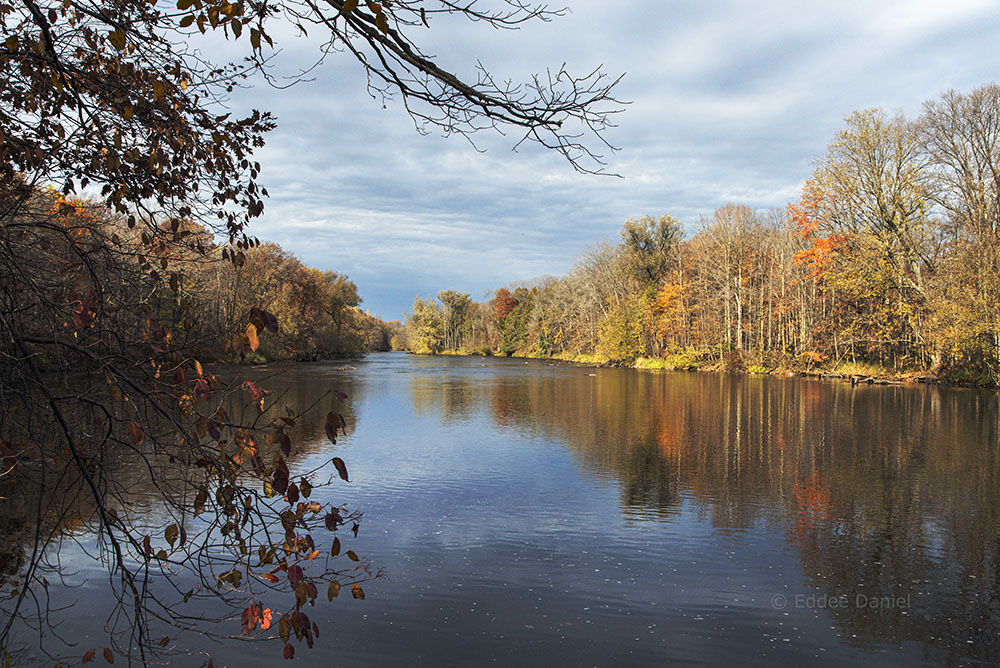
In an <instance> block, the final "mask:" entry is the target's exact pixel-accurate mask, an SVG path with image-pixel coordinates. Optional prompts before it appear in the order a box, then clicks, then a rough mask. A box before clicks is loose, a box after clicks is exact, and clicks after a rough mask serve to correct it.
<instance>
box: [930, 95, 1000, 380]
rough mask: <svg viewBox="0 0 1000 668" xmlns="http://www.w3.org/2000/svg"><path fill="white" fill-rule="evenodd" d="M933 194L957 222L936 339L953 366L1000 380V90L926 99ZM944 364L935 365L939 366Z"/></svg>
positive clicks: (950, 236) (938, 290)
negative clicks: (976, 368) (977, 368)
mask: <svg viewBox="0 0 1000 668" xmlns="http://www.w3.org/2000/svg"><path fill="white" fill-rule="evenodd" d="M918 124H919V130H920V137H921V142H922V145H923V146H924V148H925V150H926V152H927V154H928V156H929V159H930V162H931V165H932V167H933V172H932V174H933V186H932V187H931V189H930V192H931V197H932V198H933V199H934V201H935V202H936V203H937V204H938V205H939V206H941V207H942V208H943V209H944V211H946V212H947V214H948V217H949V218H950V220H949V224H948V226H947V229H946V230H945V234H944V239H945V242H946V243H947V245H948V246H949V250H950V251H951V252H950V253H949V256H948V257H947V259H946V260H945V263H946V269H947V271H945V272H943V273H944V274H946V275H947V277H948V279H947V280H942V281H939V282H938V284H937V285H936V286H935V295H934V302H935V320H936V322H935V336H936V338H937V343H938V346H939V347H940V349H941V350H942V351H946V352H947V353H948V354H949V356H950V357H951V360H952V361H953V362H958V363H960V364H961V363H966V364H968V363H972V364H976V365H985V366H986V367H987V368H988V373H989V375H990V376H991V377H992V379H993V381H994V382H996V381H997V379H1000V318H998V316H997V314H998V313H1000V289H998V285H1000V86H997V85H996V84H990V85H988V86H983V87H981V88H977V89H976V90H973V91H972V92H971V93H968V94H962V93H957V92H955V91H948V92H946V93H944V94H943V95H942V96H941V97H940V98H939V99H937V100H932V101H929V102H926V103H925V104H924V113H923V115H922V116H921V118H920V119H919V121H918ZM944 363H945V360H944V359H938V360H936V364H935V367H936V368H940V367H941V366H943V365H944Z"/></svg>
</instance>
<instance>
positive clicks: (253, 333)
mask: <svg viewBox="0 0 1000 668" xmlns="http://www.w3.org/2000/svg"><path fill="white" fill-rule="evenodd" d="M247 340H248V341H249V342H250V350H257V348H259V347H260V339H259V338H257V327H256V326H255V325H254V324H253V323H250V324H249V325H247Z"/></svg>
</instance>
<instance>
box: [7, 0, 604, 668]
mask: <svg viewBox="0 0 1000 668" xmlns="http://www.w3.org/2000/svg"><path fill="white" fill-rule="evenodd" d="M559 14H561V12H560V11H551V10H548V9H546V8H544V7H537V8H536V7H532V6H528V5H523V4H521V3H514V2H511V3H508V4H507V6H506V7H505V8H502V9H501V10H499V11H490V10H485V9H481V8H480V7H479V6H478V5H476V4H475V3H472V4H467V5H455V4H453V3H450V2H436V1H431V0H429V1H427V2H423V1H417V0H397V1H395V2H392V3H389V2H369V3H357V2H352V1H346V2H342V1H340V0H334V1H332V2H329V3H324V4H320V5H317V4H314V3H311V2H299V1H297V0H281V1H279V2H276V3H262V2H257V1H256V0H236V1H235V2H228V1H227V2H217V1H215V0H206V1H202V0H197V1H194V2H192V1H190V0H180V1H179V2H177V3H176V4H175V3H172V2H171V3H164V2H152V3H148V2H136V1H134V0H124V1H123V2H119V3H114V4H113V5H108V4H100V3H93V2H88V1H87V0H67V1H66V2H48V3H46V2H39V0H26V1H25V2H22V3H15V4H0V33H2V34H0V82H2V83H0V279H2V280H0V355H2V356H3V358H4V364H3V365H0V379H2V383H0V403H2V408H0V444H2V453H3V457H4V461H5V462H6V463H7V464H9V465H8V466H5V468H4V469H3V474H2V476H0V485H2V486H3V490H2V494H0V497H2V503H4V504H5V508H4V511H5V512H4V513H0V516H2V517H4V521H5V522H9V523H11V524H12V525H13V524H19V526H21V528H20V529H17V535H18V536H19V537H20V538H22V539H23V541H22V542H18V543H17V544H16V545H15V546H13V547H12V548H10V552H9V554H10V555H11V558H10V560H9V561H8V562H7V565H9V566H10V569H9V570H8V572H6V573H5V574H4V577H5V579H4V581H3V582H2V583H0V591H2V593H3V594H4V597H3V600H2V605H3V607H4V612H5V615H6V619H7V621H6V622H5V623H4V624H3V627H2V629H0V650H2V652H3V653H4V654H5V658H6V659H7V662H8V663H9V662H10V660H11V653H14V652H16V651H17V647H15V646H14V645H13V644H12V642H13V640H12V639H13V637H14V636H13V635H12V629H13V628H14V627H15V626H18V627H19V628H20V627H24V626H25V625H27V626H33V627H34V628H36V629H37V631H38V633H39V642H38V645H39V646H40V647H41V649H42V651H43V652H49V653H53V654H54V653H56V652H57V651H58V649H59V648H58V647H56V646H55V645H53V644H50V643H51V642H52V638H53V636H52V635H51V634H49V631H50V630H51V629H49V628H48V627H47V626H46V625H47V624H48V623H49V622H50V621H52V620H51V619H50V617H49V612H50V611H49V610H48V609H47V608H46V604H45V603H44V601H45V599H46V593H47V591H48V586H49V579H48V578H46V573H48V575H49V576H50V577H53V578H56V579H58V578H59V577H61V576H63V575H65V574H66V573H65V571H64V570H62V569H61V568H60V565H59V561H58V545H59V543H60V541H62V540H65V539H71V538H72V537H73V534H68V533H67V532H66V527H67V525H68V524H72V523H76V524H78V525H83V526H87V527H89V528H90V529H92V530H93V531H94V532H96V533H97V534H99V535H100V536H101V540H100V542H99V544H98V545H97V547H96V549H97V556H98V557H99V558H100V559H101V560H102V563H104V564H106V565H107V567H108V572H109V574H110V575H111V576H112V578H113V580H112V582H113V583H114V588H113V592H114V595H115V596H116V597H117V601H118V605H119V613H120V614H118V615H116V616H114V617H113V618H112V619H111V622H110V623H109V626H108V629H107V631H108V633H107V636H106V639H104V638H103V637H102V638H101V639H100V640H96V638H98V637H99V635H100V634H95V635H93V636H91V637H93V638H95V641H94V642H96V643H98V646H97V647H91V648H82V649H80V652H81V653H82V656H81V655H76V656H74V655H73V654H72V653H71V654H70V655H69V656H68V657H63V658H69V659H83V660H84V661H89V660H91V659H92V658H93V657H94V656H95V654H96V653H97V652H98V651H100V652H101V653H103V654H105V657H106V659H107V660H108V661H112V660H114V658H115V657H123V658H127V659H128V660H129V661H133V660H135V661H138V662H140V663H142V664H145V665H148V664H149V663H152V662H154V661H159V660H160V659H159V658H158V657H157V655H158V654H160V653H169V652H170V651H172V648H174V647H175V644H174V643H175V640H177V638H178V636H179V635H181V634H182V633H183V632H184V631H190V632H193V633H202V634H205V635H208V636H214V637H229V636H235V637H244V638H251V637H263V636H272V637H277V638H280V639H281V641H282V644H283V649H282V655H283V656H284V657H285V658H291V657H292V656H294V652H295V649H294V645H293V644H292V643H293V642H295V641H297V642H299V643H303V644H305V645H309V646H311V645H312V644H313V642H314V640H315V637H316V636H317V634H318V629H317V628H316V626H315V625H314V624H312V623H311V621H310V620H309V618H308V616H307V615H306V613H305V606H306V605H309V604H311V603H312V602H313V601H314V600H315V599H316V598H317V596H318V590H319V588H320V587H321V586H329V590H328V591H329V592H330V594H329V595H330V596H333V595H335V594H336V592H337V587H339V586H340V584H341V583H343V584H345V585H346V584H352V594H353V596H354V597H355V598H358V599H363V598H364V593H363V591H362V590H361V588H360V584H358V582H359V581H360V580H362V579H365V578H367V577H370V576H371V575H372V574H373V573H372V572H371V571H370V570H367V563H366V562H365V561H364V560H360V561H359V560H358V557H357V555H355V554H354V552H353V551H342V550H341V547H340V542H339V539H337V540H334V541H333V549H332V550H331V549H328V548H326V547H325V545H328V544H329V543H328V542H325V541H324V547H323V548H320V547H319V545H320V534H319V533H318V532H319V531H323V530H327V531H335V530H336V529H338V528H340V527H342V526H344V524H345V523H347V524H348V525H349V526H351V528H352V529H354V530H355V533H356V526H355V525H354V522H353V519H354V517H355V516H354V515H352V514H350V513H349V512H348V511H347V510H345V509H343V508H340V507H336V506H334V507H324V506H321V505H320V504H318V503H317V502H315V501H312V500H310V499H309V496H310V490H311V489H312V487H313V486H315V484H319V483H320V482H322V481H324V480H326V479H333V480H335V479H338V478H340V479H344V480H346V479H347V470H346V466H345V464H344V462H343V461H342V460H340V459H339V458H334V459H333V460H332V461H329V462H327V466H326V467H325V468H324V469H323V470H318V471H307V472H302V474H301V477H300V475H299V473H298V472H295V473H293V470H294V466H293V465H292V459H291V458H292V457H293V456H294V453H295V451H296V448H297V445H296V443H295V442H294V441H295V439H296V437H297V430H298V429H300V428H301V427H302V426H303V425H304V423H305V420H307V418H306V417H304V416H300V415H290V414H287V413H284V414H282V413H281V412H280V411H278V410H276V409H275V407H273V406H272V404H273V403H274V397H271V398H269V394H268V391H267V389H266V388H264V387H260V386H257V385H255V384H253V383H248V384H245V385H237V386H233V387H228V386H226V385H225V383H224V382H223V381H222V380H221V379H220V378H219V377H217V376H216V375H214V374H213V373H211V372H210V371H208V370H206V367H205V365H204V362H207V361H208V360H209V359H212V358H215V357H218V356H220V355H222V354H225V355H229V356H231V357H232V358H238V359H247V358H251V357H252V358H257V359H261V358H273V357H280V356H285V355H288V356H292V357H297V358H301V357H306V358H309V357H313V356H316V355H322V354H326V353H328V352H331V351H334V350H346V349H350V350H357V349H360V348H362V347H363V346H366V345H372V342H373V341H376V340H379V339H381V340H382V342H383V343H384V341H385V339H387V338H388V337H387V332H386V330H384V329H382V328H381V327H380V326H379V325H378V323H377V322H376V321H375V319H373V318H371V316H369V315H367V314H362V313H360V311H357V306H358V304H359V299H358V297H357V293H356V289H355V288H354V286H353V284H351V283H350V281H348V280H347V279H346V278H345V277H343V276H339V275H333V274H322V273H321V272H317V271H316V270H313V269H310V268H308V267H304V266H303V265H302V264H301V263H299V262H298V260H296V259H295V258H293V257H292V256H290V255H289V254H287V253H285V252H284V251H282V250H281V249H280V248H278V247H276V246H270V245H262V244H260V242H259V240H257V239H256V238H254V237H252V236H250V234H249V232H248V229H247V226H248V225H249V223H250V222H251V221H252V220H253V219H254V218H257V217H259V216H260V215H261V213H262V211H263V206H264V204H263V202H264V200H265V198H266V197H267V194H268V193H267V190H266V189H265V188H264V187H262V185H261V184H259V183H258V177H259V175H260V172H261V165H260V164H259V163H258V162H257V161H255V160H254V155H253V154H254V151H255V150H256V149H259V148H260V147H261V146H262V145H263V141H264V136H265V135H266V133H267V132H268V131H269V130H271V129H272V128H273V127H274V119H273V118H272V117H271V116H270V115H269V114H268V113H267V112H261V111H252V112H251V113H249V114H248V115H247V116H246V117H244V118H235V117H233V116H232V114H231V113H229V112H228V110H227V109H226V107H225V102H226V98H227V96H228V95H229V94H230V93H231V92H232V91H233V90H234V89H235V88H236V87H237V86H242V85H246V84H247V83H250V82H251V81H252V80H251V77H252V76H255V75H262V76H264V77H267V76H268V72H267V69H266V65H267V64H268V63H269V61H271V59H272V58H273V57H274V56H275V54H276V53H277V49H278V48H279V47H280V46H282V45H281V44H277V43H276V39H275V38H276V36H278V35H285V36H288V35H291V34H293V31H294V33H297V34H302V35H305V34H306V33H307V31H309V32H311V33H312V35H313V36H316V34H317V33H318V34H319V35H320V36H321V40H320V41H321V43H322V44H323V46H322V47H321V49H320V52H319V53H318V54H317V61H322V60H324V59H325V58H326V57H327V56H329V55H330V54H331V53H333V52H343V53H347V54H350V55H352V56H353V57H354V61H355V62H356V63H357V64H358V65H359V66H360V67H361V68H363V69H364V70H365V72H366V73H367V75H368V82H369V89H370V92H372V93H374V94H375V96H376V97H381V99H382V101H383V102H388V101H389V100H391V99H392V98H393V97H394V96H398V97H399V98H400V99H401V100H402V103H403V105H404V106H405V108H406V109H407V110H408V111H409V113H410V114H411V116H412V117H413V118H414V120H415V121H416V122H417V126H418V129H420V130H423V131H426V130H428V129H430V128H438V129H441V130H443V131H444V132H445V133H447V134H460V135H466V136H468V135H470V134H472V133H474V132H476V131H477V130H480V129H488V128H492V129H496V130H498V131H500V132H504V131H505V130H511V129H515V130H516V131H517V132H519V133H521V134H520V135H519V137H520V141H534V142H538V143H540V144H541V145H543V146H546V147H549V148H552V149H553V150H555V151H557V152H559V153H561V154H562V155H564V156H565V157H566V158H567V159H568V160H569V161H570V163H571V164H572V166H573V167H575V168H576V169H578V170H581V171H594V172H598V171H602V170H603V167H604V161H603V158H602V156H601V155H600V154H599V153H596V152H594V150H592V148H591V147H592V146H596V145H600V146H606V144H604V143H603V142H602V140H601V138H600V133H601V132H602V131H603V130H604V129H605V128H607V127H608V126H609V124H610V119H611V118H612V116H611V115H612V114H614V113H615V112H616V111H617V110H618V109H619V108H620V105H619V104H618V103H617V102H616V101H615V100H614V98H613V97H612V95H611V88H612V86H613V85H614V83H615V82H614V81H612V80H609V79H607V78H606V76H605V75H604V74H603V73H602V72H600V71H594V72H592V73H590V74H588V75H585V76H583V77H576V76H572V75H570V73H569V72H568V71H567V70H566V69H565V68H562V69H560V70H558V71H556V72H550V73H548V76H544V77H534V78H531V79H530V80H529V81H528V83H527V84H524V85H520V86H518V85H514V84H512V83H510V82H498V81H496V80H494V78H493V77H492V76H491V75H490V73H489V72H488V71H486V70H485V69H483V68H482V67H480V69H479V71H478V76H477V78H476V79H475V81H472V82H468V81H465V80H463V79H462V78H460V77H457V76H455V75H453V74H451V73H450V72H448V71H447V70H445V69H443V68H442V66H441V65H440V64H439V61H438V60H437V59H431V58H430V57H428V56H427V55H425V54H424V53H423V52H422V50H421V49H420V47H419V45H418V44H417V43H416V42H414V41H413V39H411V34H412V35H415V34H420V33H421V32H422V31H423V30H424V29H426V28H429V27H430V26H431V24H435V25H436V23H437V19H438V18H439V17H441V16H442V15H457V16H458V17H459V18H466V19H469V20H471V21H473V22H478V23H484V24H486V25H487V26H491V27H495V28H516V27H517V26H519V25H521V24H523V23H525V22H528V21H535V20H541V21H545V20H548V19H550V18H552V17H554V16H557V15H559ZM202 36H204V38H203V37H202ZM220 39H222V40H229V42H230V44H229V45H228V47H229V48H228V52H229V53H231V54H233V57H234V59H236V62H235V63H226V62H213V61H212V60H211V59H210V58H209V57H208V56H207V55H206V54H210V53H219V52H220V50H219V49H218V42H219V41H220ZM285 39H286V40H287V41H288V42H291V41H292V40H293V39H294V38H293V37H287V38H285ZM213 44H214V48H213ZM587 137H589V139H588V138H587ZM595 140H596V142H597V143H596V144H595V143H594V141H595ZM75 193H98V194H97V195H95V197H96V198H97V199H96V201H93V202H86V203H84V202H79V201H76V200H74V199H73V196H74V194H75ZM215 239H222V240H224V241H225V244H224V246H223V247H222V248H220V247H219V246H217V245H216V244H215V243H214V240H215ZM220 251H221V252H220ZM220 255H221V259H222V260H225V261H226V262H227V263H228V266H224V265H222V263H220V262H215V261H214V260H216V259H218V258H219V256H220ZM264 304H267V306H266V307H264ZM220 338H221V339H223V340H224V341H225V343H224V344H223V345H222V346H220V344H219V341H220ZM379 345H382V344H381V343H380V344H379ZM342 398H343V397H341V399H342ZM278 408H280V407H278ZM244 409H245V410H244ZM324 422H325V431H326V433H327V435H328V436H329V437H330V438H331V439H335V438H336V437H337V436H338V435H339V434H340V430H341V429H342V428H343V426H344V423H343V422H342V421H341V420H340V419H339V418H338V415H337V413H336V412H331V413H330V414H328V415H327V416H326V418H325V421H324ZM338 425H339V426H338ZM123 460H125V461H129V462H132V463H134V465H135V468H136V470H137V471H140V472H142V475H143V476H145V478H144V480H146V481H148V482H149V486H151V487H152V488H154V489H156V490H158V496H157V502H158V503H160V504H161V505H162V507H163V508H164V513H165V522H166V524H165V525H163V524H161V525H159V526H157V525H156V524H155V523H156V521H157V519H156V518H149V517H145V516H143V515H142V514H141V513H139V512H138V511H137V510H135V509H134V508H132V507H131V504H130V502H129V497H128V495H127V494H126V492H127V491H128V490H127V489H126V487H125V484H124V482H123V481H120V480H119V479H118V478H117V476H116V475H115V474H114V470H115V469H114V468H113V466H112V464H113V463H114V462H119V461H123ZM326 468H329V469H331V471H333V472H332V473H324V471H325V469H326ZM67 488H69V491H67V492H66V494H64V495H57V494H55V492H56V491H65V490H66V489H67ZM63 497H65V498H71V499H76V500H77V501H74V504H75V505H74V506H73V508H72V509H67V508H65V507H61V506H59V505H58V503H57V502H56V501H55V499H56V498H63ZM15 500H16V501H15ZM50 500H51V501H52V503H51V504H50V505H46V504H48V503H49V501H50ZM25 501H27V502H26V503H25V504H24V505H23V506H18V509H20V510H17V512H15V510H16V509H15V507H14V504H15V503H22V502H25ZM8 508H10V509H11V510H10V511H8ZM32 508H35V509H42V510H43V511H44V512H34V513H33V512H31V509H32ZM21 510H24V512H21ZM77 515H79V517H77ZM18 518H20V519H18ZM22 520H23V521H22ZM22 529H24V530H23V531H22ZM25 555H28V557H27V558H24V556H25ZM345 555H346V559H348V560H349V563H348V565H347V566H346V567H342V566H340V564H341V563H342V562H343V561H344V559H345ZM333 560H336V561H333ZM334 566H336V568H334ZM188 575H190V576H192V577H195V578H197V579H198V581H199V582H200V585H199V586H198V587H196V589H195V590H193V591H191V592H183V591H174V592H173V593H174V594H177V595H176V596H173V594H171V593H170V592H171V588H172V587H173V588H174V589H176V588H177V587H178V586H179V585H178V582H179V579H180V578H181V577H187V576H188ZM164 592H168V593H166V594H165V593H164ZM282 592H283V593H284V594H285V596H286V598H285V599H282V600H284V601H286V603H278V602H277V599H276V602H271V600H270V599H271V598H273V597H274V596H276V595H278V594H280V593H282ZM265 595H266V596H267V597H268V599H269V600H268V601H264V600H263V597H264V596H265ZM198 601H201V602H205V601H208V602H213V603H216V604H219V606H220V607H217V608H215V609H216V610H220V612H218V614H216V613H207V612H206V613H204V614H201V613H198V612H189V611H188V609H187V608H185V607H184V606H185V605H186V604H188V603H189V602H192V605H194V604H195V603H196V602H198ZM36 602H37V604H36ZM199 609H202V608H199ZM234 617H235V618H238V619H239V622H238V623H237V622H236V620H235V619H234ZM272 622H273V625H272ZM161 625H166V626H167V628H169V631H168V632H167V634H166V635H163V636H160V635H154V633H156V634H159V633H160V631H159V630H157V629H162V628H163V626H161ZM227 626H228V627H231V628H232V629H234V631H227V630H226V627H227ZM293 636H294V638H293ZM101 646H104V647H105V649H103V650H102V649H101ZM75 651H76V650H70V652H75ZM57 658H58V657H56V656H53V659H57ZM210 663H211V661H210Z"/></svg>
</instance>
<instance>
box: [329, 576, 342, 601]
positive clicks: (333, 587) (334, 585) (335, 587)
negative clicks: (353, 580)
mask: <svg viewBox="0 0 1000 668" xmlns="http://www.w3.org/2000/svg"><path fill="white" fill-rule="evenodd" d="M338 596H340V583H339V582H337V581H336V580H333V581H331V582H330V586H329V587H327V588H326V600H328V601H332V600H333V599H335V598H337V597H338Z"/></svg>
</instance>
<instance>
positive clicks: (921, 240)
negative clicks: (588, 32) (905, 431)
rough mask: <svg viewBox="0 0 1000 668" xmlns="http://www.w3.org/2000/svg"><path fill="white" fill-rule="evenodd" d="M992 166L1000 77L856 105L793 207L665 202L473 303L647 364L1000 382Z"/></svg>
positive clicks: (999, 268)
mask: <svg viewBox="0 0 1000 668" xmlns="http://www.w3.org/2000/svg"><path fill="white" fill-rule="evenodd" d="M998 165H1000V86H997V85H995V84H991V85H988V86H984V87H982V88H979V89H977V90H974V91H972V92H971V93H968V94H962V93H956V92H954V91H949V92H948V93H945V94H944V95H942V96H941V98H940V99H939V100H935V101H931V102H928V103H927V104H926V105H925V107H924V113H923V115H922V116H921V117H920V118H919V119H917V120H916V121H913V122H911V121H908V120H906V119H905V118H903V117H902V116H899V115H896V116H892V115H889V114H886V113H885V112H883V111H881V110H877V109H869V110H865V111H860V112H855V113H852V114H850V115H848V116H847V118H846V119H845V127H844V129H843V130H842V131H841V132H840V133H838V135H837V137H836V138H835V139H834V141H833V142H831V144H830V146H829V148H828V150H827V151H826V153H825V155H823V156H821V158H820V159H819V160H818V161H817V168H816V170H815V172H814V174H813V175H812V178H811V179H809V180H807V181H806V182H805V184H804V186H803V188H802V192H801V196H800V198H799V199H798V201H796V202H792V203H790V204H789V205H788V206H787V208H786V209H785V210H784V211H771V212H760V211H755V210H753V209H751V208H750V207H748V206H745V205H739V204H724V205H722V206H721V207H719V208H718V209H717V210H716V211H715V212H714V214H713V215H712V216H711V217H710V218H704V219H703V220H702V221H701V225H700V226H699V227H698V228H697V229H696V230H693V234H689V235H688V236H687V237H683V236H682V234H681V226H680V223H679V222H678V221H677V220H676V219H674V218H672V217H670V216H661V217H659V218H653V217H651V216H643V217H641V218H638V219H631V218H630V219H629V220H627V221H626V222H625V223H624V225H623V227H622V229H621V233H620V237H621V241H620V243H619V244H618V245H617V246H613V245H610V244H598V245H597V246H595V247H594V248H593V249H592V250H591V251H589V252H587V253H586V254H584V256H583V257H581V258H580V260H579V261H578V262H577V263H576V265H575V266H574V267H573V269H572V270H571V271H570V272H569V273H568V274H567V275H566V276H564V277H562V278H559V279H545V280H542V281H539V282H537V284H535V285H534V286H533V287H532V288H531V289H530V290H528V289H526V288H524V287H520V288H516V289H510V288H501V289H500V290H497V291H496V293H495V294H494V296H493V298H492V300H491V301H490V302H489V304H480V305H478V307H479V309H480V312H481V313H485V314H488V315H489V316H490V317H489V318H488V320H489V327H488V331H487V339H488V341H489V343H490V345H491V346H492V348H493V350H495V351H497V352H500V353H503V354H519V355H544V356H551V357H558V358H560V359H589V360H592V361H597V360H604V361H607V360H612V361H616V362H623V361H624V362H635V363H636V364H639V365H641V366H645V367H649V368H659V367H661V366H662V367H664V368H687V367H689V366H691V365H694V364H697V365H701V366H706V365H711V366H713V367H715V368H737V369H741V368H744V367H746V366H747V365H749V366H750V367H751V368H761V369H773V368H776V367H784V368H794V369H802V368H806V369H812V368H814V367H818V366H824V365H825V366H828V367H834V368H839V367H842V366H843V365H844V364H851V365H857V367H856V368H869V367H870V368H876V369H883V370H889V371H891V372H893V373H902V372H906V371H908V370H914V369H925V370H929V371H931V372H933V373H937V374H939V375H940V376H942V377H944V378H952V379H960V380H965V381H975V382H992V383H994V384H996V383H997V382H998V381H1000V317H998V315H997V314H1000V288H998V286H1000V223H998V221H1000V176H998V174H1000V169H998ZM471 310H472V311H473V312H474V311H475V310H476V305H473V307H472V309H471ZM456 347H458V348H461V347H462V345H461V342H460V343H459V345H458V346H456ZM658 360H663V361H658ZM866 365H868V366H866ZM851 368H855V367H851Z"/></svg>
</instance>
